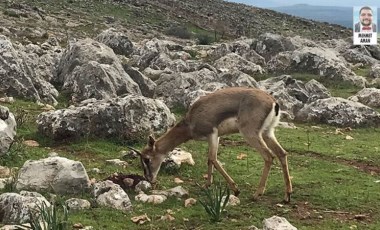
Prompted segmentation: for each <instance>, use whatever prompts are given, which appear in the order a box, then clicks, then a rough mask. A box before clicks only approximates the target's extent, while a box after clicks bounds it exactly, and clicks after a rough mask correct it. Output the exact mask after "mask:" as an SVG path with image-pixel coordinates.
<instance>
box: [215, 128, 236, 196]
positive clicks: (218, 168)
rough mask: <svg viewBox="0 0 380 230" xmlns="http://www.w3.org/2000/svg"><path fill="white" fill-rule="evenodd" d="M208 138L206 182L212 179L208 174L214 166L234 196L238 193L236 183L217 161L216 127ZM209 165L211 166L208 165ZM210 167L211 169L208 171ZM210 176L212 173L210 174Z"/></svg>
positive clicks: (217, 140) (217, 141)
mask: <svg viewBox="0 0 380 230" xmlns="http://www.w3.org/2000/svg"><path fill="white" fill-rule="evenodd" d="M207 140H208V147H209V151H208V162H209V163H208V169H209V170H208V174H207V175H208V178H207V182H209V181H210V182H211V181H212V179H211V178H212V177H210V175H211V174H212V167H213V166H214V167H215V169H216V170H218V171H219V172H220V174H222V176H223V177H224V179H225V180H226V181H227V183H228V185H229V186H230V188H231V189H232V191H233V192H234V194H235V196H237V195H239V193H240V191H239V189H238V188H237V186H236V183H235V182H234V180H233V179H232V178H231V177H230V176H229V175H228V174H227V172H226V171H225V170H224V169H223V167H222V165H221V164H220V163H219V161H218V159H217V151H218V144H219V137H218V129H216V128H214V129H213V132H212V133H211V134H210V135H209V136H208V137H207ZM210 165H211V166H210ZM210 169H211V171H210ZM211 176H212V175H211Z"/></svg>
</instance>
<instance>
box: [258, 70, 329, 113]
mask: <svg viewBox="0 0 380 230" xmlns="http://www.w3.org/2000/svg"><path fill="white" fill-rule="evenodd" d="M259 84H260V87H261V88H262V89H264V90H266V91H267V92H269V93H270V94H272V95H273V96H274V97H275V98H276V100H277V102H278V103H279V104H280V108H281V110H283V111H286V112H287V113H288V114H289V115H290V116H291V117H294V114H295V113H296V112H297V111H298V110H300V109H301V108H302V107H303V106H304V105H305V104H307V103H310V102H312V101H315V100H317V99H321V98H328V97H330V96H331V94H330V92H329V91H328V90H327V89H326V87H324V86H323V85H322V84H321V83H319V82H318V81H316V80H314V79H312V80H310V81H308V82H307V83H304V82H302V81H300V80H296V79H294V78H293V77H292V76H291V75H281V76H278V77H272V78H268V79H266V80H263V81H260V82H259Z"/></svg>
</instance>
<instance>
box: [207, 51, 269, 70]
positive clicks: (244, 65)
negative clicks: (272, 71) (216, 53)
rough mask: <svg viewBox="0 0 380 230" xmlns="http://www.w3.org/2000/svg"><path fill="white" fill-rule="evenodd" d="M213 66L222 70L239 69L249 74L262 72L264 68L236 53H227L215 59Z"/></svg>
mask: <svg viewBox="0 0 380 230" xmlns="http://www.w3.org/2000/svg"><path fill="white" fill-rule="evenodd" d="M214 66H215V67H216V68H217V69H219V70H222V71H226V70H227V71H232V70H239V71H241V72H243V73H246V74H249V75H258V74H263V73H264V72H265V71H264V69H263V68H262V67H261V66H259V65H256V64H255V63H253V62H250V61H248V60H246V59H244V58H243V57H241V56H240V55H238V54H236V53H229V54H226V55H225V56H223V57H221V58H219V59H218V60H216V61H215V63H214Z"/></svg>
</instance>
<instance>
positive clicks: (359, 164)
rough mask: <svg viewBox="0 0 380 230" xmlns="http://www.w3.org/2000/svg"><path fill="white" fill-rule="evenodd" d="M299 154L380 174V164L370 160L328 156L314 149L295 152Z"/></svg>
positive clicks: (372, 173)
mask: <svg viewBox="0 0 380 230" xmlns="http://www.w3.org/2000/svg"><path fill="white" fill-rule="evenodd" d="M295 153H297V154H299V155H304V156H310V157H314V158H318V159H322V160H326V161H332V162H335V163H339V164H343V165H347V166H350V167H354V168H356V169H358V170H360V171H362V172H365V173H368V174H371V175H380V166H378V165H373V164H371V163H370V162H365V161H359V160H347V159H342V158H336V157H334V156H327V155H323V154H321V153H318V152H312V151H307V152H297V151H296V152H295Z"/></svg>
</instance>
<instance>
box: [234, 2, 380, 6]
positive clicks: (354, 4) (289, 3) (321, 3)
mask: <svg viewBox="0 0 380 230" xmlns="http://www.w3.org/2000/svg"><path fill="white" fill-rule="evenodd" d="M228 1H229V2H238V3H244V4H247V5H253V6H258V7H275V6H290V5H294V4H309V5H316V6H349V7H352V6H363V5H368V6H377V7H380V0H361V1H358V0H308V1H306V0H303V1H302V0H228Z"/></svg>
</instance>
